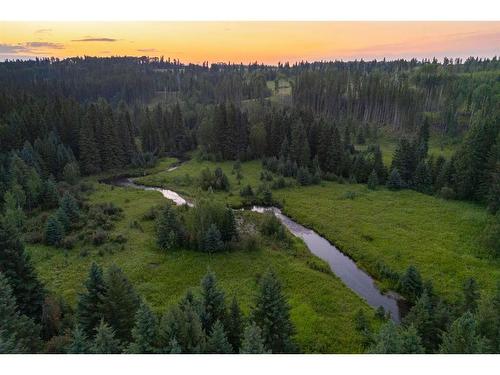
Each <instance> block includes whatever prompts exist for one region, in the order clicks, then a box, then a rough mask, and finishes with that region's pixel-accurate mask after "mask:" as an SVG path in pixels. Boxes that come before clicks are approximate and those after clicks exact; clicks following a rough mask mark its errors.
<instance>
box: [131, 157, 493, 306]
mask: <svg viewBox="0 0 500 375" xmlns="http://www.w3.org/2000/svg"><path fill="white" fill-rule="evenodd" d="M233 164H234V163H232V162H223V163H215V162H208V161H203V162H197V161H195V160H190V161H188V162H186V163H184V164H182V166H181V167H179V168H177V169H176V170H175V171H172V172H161V173H158V174H153V175H149V176H146V177H143V178H140V179H139V180H138V181H140V182H141V183H144V184H146V185H156V186H163V187H168V188H171V189H174V190H176V191H179V192H181V193H183V194H184V195H186V196H189V197H194V196H196V194H199V191H198V189H197V188H196V184H195V183H193V182H192V183H191V184H190V185H189V186H183V184H182V179H183V176H185V175H186V174H188V175H189V176H190V177H191V178H193V181H195V178H196V176H198V175H199V171H200V170H201V169H202V168H206V167H209V168H210V169H211V170H214V169H215V168H216V167H217V166H220V167H221V168H222V169H223V170H224V172H225V173H226V174H227V176H228V178H229V180H230V183H231V189H230V192H229V193H226V192H216V193H215V194H214V196H215V197H217V199H225V200H226V201H227V203H228V204H231V205H233V206H238V205H240V204H241V203H242V202H241V198H240V197H239V190H240V188H241V186H245V185H246V184H250V185H251V186H252V188H254V190H255V189H256V188H257V186H258V185H259V184H260V183H261V181H260V179H259V177H260V171H261V169H262V167H261V164H260V162H259V161H251V162H246V163H242V174H243V179H242V181H241V185H237V180H236V178H235V175H233V174H231V170H232V166H233ZM351 195H354V198H353V199H350V198H349V196H351ZM273 196H274V199H275V200H277V201H278V202H279V203H280V204H281V205H282V206H283V208H284V211H285V212H286V213H287V214H288V215H289V216H291V217H293V218H294V219H295V220H296V221H298V222H299V223H301V224H303V225H306V226H308V227H310V228H313V229H315V230H316V231H317V232H318V233H321V234H322V235H323V236H324V237H325V238H327V239H328V240H329V241H331V242H332V243H334V244H335V245H337V246H338V247H339V248H340V249H342V251H344V252H345V253H347V254H349V255H350V256H351V257H353V258H354V259H355V260H356V261H357V262H358V263H359V264H360V265H361V266H362V267H363V268H365V269H366V270H368V271H369V272H370V273H372V274H374V275H377V267H378V266H379V265H382V264H383V265H385V266H387V267H389V268H390V269H391V270H393V271H395V272H398V273H402V272H404V270H405V269H406V268H407V267H408V265H410V264H414V265H415V266H416V267H417V268H418V269H419V271H420V272H421V273H422V275H423V277H424V278H425V279H429V280H432V281H433V283H434V286H435V289H436V290H437V291H438V292H439V293H440V294H441V295H442V296H444V297H445V298H448V299H450V300H456V298H458V295H459V294H460V290H461V286H462V284H463V282H464V281H465V280H466V279H467V278H468V277H474V278H475V279H476V280H477V281H478V283H479V285H480V287H481V288H482V289H485V290H487V291H490V290H493V288H494V285H495V283H496V280H498V279H500V267H499V266H500V262H499V261H493V260H491V259H488V258H486V257H484V249H483V248H482V246H481V245H480V243H479V236H480V233H481V231H482V229H483V227H484V223H485V222H486V220H487V218H488V214H487V213H486V211H485V209H484V208H483V207H480V206H477V205H474V204H472V203H467V202H459V201H446V200H443V199H440V198H437V197H433V196H428V195H424V194H421V193H418V192H415V191H412V190H403V191H399V192H393V191H389V190H387V189H385V188H383V187H380V188H379V189H378V190H376V191H371V190H369V189H368V188H367V187H366V186H365V185H361V184H339V183H333V182H322V183H321V185H316V186H306V187H300V186H296V185H294V186H292V187H289V188H286V189H281V190H273ZM386 286H387V285H384V284H382V287H386Z"/></svg>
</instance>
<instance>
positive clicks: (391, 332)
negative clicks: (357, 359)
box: [370, 320, 403, 354]
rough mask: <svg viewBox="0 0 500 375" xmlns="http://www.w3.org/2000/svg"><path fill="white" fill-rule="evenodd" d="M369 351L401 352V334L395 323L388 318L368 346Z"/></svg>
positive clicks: (382, 352)
mask: <svg viewBox="0 0 500 375" xmlns="http://www.w3.org/2000/svg"><path fill="white" fill-rule="evenodd" d="M370 352H371V353H377V354H399V353H402V352H403V347H402V341H401V336H400V335H399V332H398V330H397V327H396V325H395V324H394V322H393V321H392V320H389V321H388V322H387V323H386V324H385V325H384V326H383V327H382V328H381V329H380V331H379V333H378V334H377V336H376V337H375V343H374V344H373V346H372V347H371V348H370Z"/></svg>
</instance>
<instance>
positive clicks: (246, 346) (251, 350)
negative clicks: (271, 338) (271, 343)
mask: <svg viewBox="0 0 500 375" xmlns="http://www.w3.org/2000/svg"><path fill="white" fill-rule="evenodd" d="M265 353H268V351H267V350H266V347H265V345H264V339H263V337H262V331H261V329H260V328H259V327H258V326H257V325H256V324H255V322H251V323H250V324H249V325H248V326H246V327H245V331H244V332H243V340H242V343H241V349H240V354H265Z"/></svg>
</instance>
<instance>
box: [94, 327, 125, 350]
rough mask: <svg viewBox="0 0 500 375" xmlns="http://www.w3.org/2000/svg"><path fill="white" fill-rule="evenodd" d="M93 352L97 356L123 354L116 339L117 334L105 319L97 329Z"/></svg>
mask: <svg viewBox="0 0 500 375" xmlns="http://www.w3.org/2000/svg"><path fill="white" fill-rule="evenodd" d="M91 351H92V353H95V354H118V353H120V352H121V350H120V341H118V340H117V339H116V338H115V332H114V331H113V329H112V328H111V327H110V326H109V325H108V324H106V322H104V319H101V322H100V323H99V326H98V327H97V329H96V334H95V338H94V343H93V344H92V348H91Z"/></svg>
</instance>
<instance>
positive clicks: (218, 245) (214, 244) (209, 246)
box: [203, 224, 224, 253]
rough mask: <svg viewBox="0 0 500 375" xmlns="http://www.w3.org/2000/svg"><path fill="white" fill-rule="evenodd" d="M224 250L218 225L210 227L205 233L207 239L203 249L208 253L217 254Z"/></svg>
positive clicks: (204, 240)
mask: <svg viewBox="0 0 500 375" xmlns="http://www.w3.org/2000/svg"><path fill="white" fill-rule="evenodd" d="M223 248H224V242H222V239H221V234H220V231H219V229H218V228H217V225H215V224H212V225H210V227H209V228H208V230H207V232H206V233H205V238H204V239H203V249H204V250H205V251H206V252H208V253H215V252H217V251H219V250H222V249H223Z"/></svg>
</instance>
